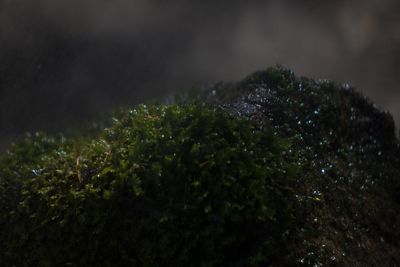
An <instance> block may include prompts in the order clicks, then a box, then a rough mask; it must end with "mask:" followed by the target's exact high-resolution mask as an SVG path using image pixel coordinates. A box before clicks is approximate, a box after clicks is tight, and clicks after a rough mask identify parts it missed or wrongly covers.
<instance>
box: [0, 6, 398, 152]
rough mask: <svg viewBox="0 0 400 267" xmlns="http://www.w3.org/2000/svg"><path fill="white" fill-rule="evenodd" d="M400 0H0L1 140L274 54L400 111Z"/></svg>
mask: <svg viewBox="0 0 400 267" xmlns="http://www.w3.org/2000/svg"><path fill="white" fill-rule="evenodd" d="M399 14H400V1H398V0H346V1H344V0H337V1H325V0H320V1H317V0H264V1H235V0H229V1H225V0H221V1H216V0H215V1H207V0H203V1H195V0H169V1H162V0H113V1H108V0H0V151H4V149H5V148H6V147H7V146H8V144H9V143H10V142H11V141H13V140H15V139H16V138H18V137H19V136H21V135H23V134H24V133H25V132H28V131H29V132H32V131H38V130H43V131H47V132H51V133H54V132H58V131H63V130H65V129H67V128H71V127H77V126H79V125H81V124H82V123H84V122H86V121H90V120H91V119H93V118H94V117H96V116H97V115H98V114H101V113H105V112H107V111H109V110H111V109H112V108H114V107H116V106H120V105H133V104H135V103H138V102H141V101H143V100H145V99H149V98H153V97H163V96H166V95H168V94H170V93H172V92H174V91H177V90H184V89H185V88H192V87H198V86H201V87H207V86H210V85H212V84H214V83H216V82H218V81H237V80H240V79H242V78H243V77H244V76H246V75H248V74H250V73H251V72H253V71H255V70H261V69H265V68H267V67H269V66H274V65H276V64H280V65H282V66H284V67H287V68H291V69H292V70H294V71H295V73H296V74H297V75H306V76H309V77H312V78H322V79H331V80H335V81H337V82H345V83H349V84H351V85H353V86H355V87H356V88H357V90H358V91H360V92H362V93H364V94H365V95H367V96H368V97H370V98H371V99H372V100H374V101H375V102H376V103H377V104H378V105H379V106H381V107H382V108H383V109H385V110H388V111H390V112H391V113H392V114H393V115H394V117H395V121H396V122H397V123H399V122H400V105H399V103H400V90H399V89H400V88H399V84H400V71H399V70H400V15H399Z"/></svg>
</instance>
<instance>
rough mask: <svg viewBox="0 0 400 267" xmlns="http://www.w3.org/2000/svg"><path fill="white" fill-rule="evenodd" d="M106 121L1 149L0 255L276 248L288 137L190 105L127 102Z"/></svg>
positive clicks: (280, 238) (189, 258)
mask: <svg viewBox="0 0 400 267" xmlns="http://www.w3.org/2000/svg"><path fill="white" fill-rule="evenodd" d="M113 120H114V122H113V124H112V126H111V127H110V128H108V129H106V130H105V131H104V132H103V133H101V135H100V136H99V137H98V138H94V139H87V140H76V139H74V140H67V139H65V138H58V139H56V138H50V137H46V136H44V135H37V136H34V137H29V138H27V139H26V140H25V141H23V142H21V143H19V144H18V145H16V146H14V147H13V148H12V150H11V151H10V152H9V153H8V155H6V156H5V157H3V158H2V162H1V167H2V168H1V172H0V181H1V188H2V192H1V194H0V195H1V197H2V202H1V205H2V206H1V208H2V210H3V211H4V210H6V212H3V213H2V217H1V222H0V223H1V225H2V226H3V228H2V229H4V230H3V231H2V236H1V244H2V250H1V257H2V261H3V262H6V263H7V264H9V265H12V264H15V265H17V266H63V265H72V266H95V265H97V266H99V265H100V266H127V265H130V266H142V265H143V266H160V265H167V266H187V265H192V266H220V265H229V266H244V265H246V266H250V265H259V264H262V263H267V262H271V261H274V260H276V258H277V257H282V259H284V258H285V257H286V254H287V252H286V251H285V250H282V248H283V247H282V243H283V242H284V240H285V234H284V233H285V232H286V234H287V233H288V231H292V230H293V229H292V228H293V225H292V222H293V218H294V214H293V213H294V212H295V207H294V206H295V205H296V199H295V197H294V195H292V196H291V195H287V196H286V197H285V199H283V198H282V194H283V191H284V190H286V189H284V188H285V187H288V186H290V184H291V183H292V179H293V175H294V174H295V171H293V170H294V168H293V166H292V165H291V164H290V163H288V161H287V160H285V159H284V158H283V157H282V154H283V152H284V151H285V150H287V149H288V147H289V143H288V141H285V140H284V139H281V138H278V137H276V136H275V135H273V134H272V132H271V131H269V130H260V129H258V128H257V126H256V125H255V124H254V123H252V122H250V121H248V120H245V119H239V118H233V117H231V116H229V115H227V114H226V113H224V112H222V111H219V110H214V109H209V108H206V107H201V106H195V105H187V106H180V107H179V106H152V107H146V106H139V107H138V108H137V109H135V110H130V111H126V112H125V113H122V114H121V115H120V117H118V118H114V119H113ZM289 172H290V173H291V175H288V173H289ZM278 248H279V249H278ZM282 259H281V260H282Z"/></svg>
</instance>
